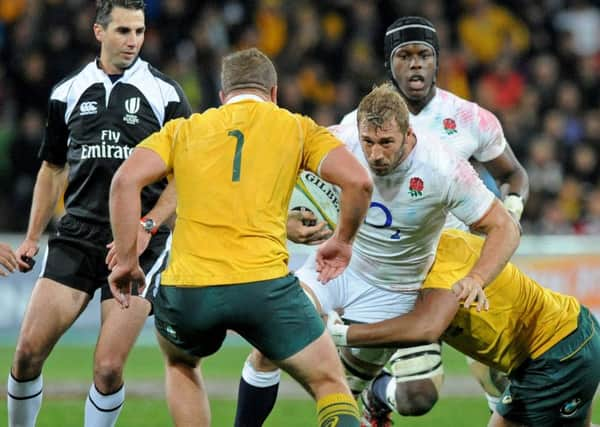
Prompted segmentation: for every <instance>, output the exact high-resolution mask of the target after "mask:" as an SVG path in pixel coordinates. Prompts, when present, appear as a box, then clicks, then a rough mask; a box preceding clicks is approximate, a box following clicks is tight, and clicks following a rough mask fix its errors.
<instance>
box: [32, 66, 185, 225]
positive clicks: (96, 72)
mask: <svg viewBox="0 0 600 427" xmlns="http://www.w3.org/2000/svg"><path fill="white" fill-rule="evenodd" d="M190 114H191V108H190V105H189V102H188V101H187V98H186V97H185V94H184V93H183V90H182V89H181V87H180V86H179V85H178V84H177V83H176V82H175V81H174V80H172V79H170V78H169V77H167V76H165V75H164V74H162V73H161V72H160V71H158V70H157V69H156V68H154V67H152V66H151V65H150V64H148V63H147V62H146V61H143V60H142V59H140V58H138V59H137V60H136V61H135V62H134V63H133V64H132V65H131V66H130V67H129V68H128V69H127V70H125V72H124V73H123V74H122V75H120V76H109V75H107V74H106V73H105V72H104V71H103V70H102V69H101V68H100V67H99V66H98V63H97V60H95V61H92V62H90V63H89V64H87V65H85V66H84V67H82V68H80V69H79V70H77V71H76V72H75V73H74V74H72V75H70V76H68V77H67V78H65V79H64V80H62V81H61V82H60V83H58V84H57V85H56V86H55V87H54V88H53V89H52V93H51V95H50V100H49V106H48V120H47V123H46V131H45V135H44V140H43V142H42V146H41V148H40V152H39V157H40V159H41V160H45V161H47V162H49V163H52V164H55V165H61V166H62V165H64V164H65V163H67V164H68V166H69V179H68V186H67V190H66V193H65V208H66V211H67V213H69V214H71V215H74V216H76V217H78V218H81V219H84V220H89V221H93V222H95V223H101V224H107V225H108V223H109V213H108V195H109V189H110V182H111V179H112V177H113V175H114V173H115V172H116V170H117V168H118V167H119V166H120V165H121V163H122V162H123V161H124V160H125V159H126V158H127V157H128V156H129V154H131V151H132V150H133V147H135V146H136V145H137V144H138V143H140V142H141V141H142V140H143V139H144V138H146V137H147V136H148V135H150V134H152V133H153V132H156V131H158V130H160V129H161V128H162V126H163V124H164V123H166V122H167V121H169V120H171V119H174V118H177V117H188V116H189V115H190ZM165 186H166V181H165V182H161V183H157V184H153V185H151V186H148V187H146V188H145V189H144V190H143V192H142V213H145V212H147V211H149V210H150V209H151V208H152V207H153V206H154V204H155V203H156V201H157V199H158V197H159V195H160V193H161V191H162V190H163V189H164V187H165Z"/></svg>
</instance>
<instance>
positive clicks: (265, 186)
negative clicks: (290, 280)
mask: <svg viewBox="0 0 600 427" xmlns="http://www.w3.org/2000/svg"><path fill="white" fill-rule="evenodd" d="M341 144H342V143H341V142H340V141H339V140H338V139H337V138H335V137H334V136H333V135H332V134H331V133H330V132H329V131H328V130H327V129H326V128H323V127H320V126H317V125H316V123H315V122H314V121H312V120H311V119H309V118H308V117H304V116H301V115H299V114H293V113H290V112H289V111H287V110H285V109H283V108H279V107H277V105H275V104H274V103H271V102H263V101H261V100H260V98H258V97H256V96H253V95H241V96H237V97H234V98H232V99H231V100H230V101H229V102H228V103H227V104H226V105H223V106H221V107H220V108H218V109H215V108H213V109H209V110H207V111H205V112H204V113H202V114H194V115H192V116H191V117H190V118H189V119H176V120H173V121H171V122H169V123H167V124H166V125H165V126H164V127H163V129H162V130H161V131H160V132H158V133H155V134H153V135H151V136H150V137H148V138H147V139H146V140H144V141H143V142H142V143H141V144H140V145H138V147H143V148H148V149H151V150H153V151H155V152H156V153H157V154H158V155H159V156H160V157H161V158H162V159H163V160H164V162H165V164H166V165H167V169H168V171H169V172H172V173H173V175H174V177H175V185H176V189H177V221H176V224H175V230H174V233H173V244H172V252H171V257H170V259H169V263H168V266H167V268H166V270H165V271H164V273H163V274H162V280H161V281H162V284H163V285H173V286H192V287H201V286H211V285H230V284H239V283H244V282H253V281H259V280H268V279H274V278H278V277H282V276H285V275H286V274H287V273H288V267H287V262H288V252H287V249H286V242H285V239H286V219H287V209H288V203H289V199H290V196H291V192H292V189H293V187H294V184H295V182H296V176H297V175H298V172H299V170H300V169H306V170H309V171H312V172H315V173H317V172H318V168H319V166H320V164H321V161H322V160H323V159H324V158H325V156H326V155H327V153H329V152H330V151H331V150H332V149H334V148H336V147H338V146H340V145H341Z"/></svg>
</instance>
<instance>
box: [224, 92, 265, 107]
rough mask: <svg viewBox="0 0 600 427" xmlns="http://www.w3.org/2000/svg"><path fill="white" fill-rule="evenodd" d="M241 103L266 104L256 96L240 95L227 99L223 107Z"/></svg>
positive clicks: (249, 94)
mask: <svg viewBox="0 0 600 427" xmlns="http://www.w3.org/2000/svg"><path fill="white" fill-rule="evenodd" d="M241 101H257V102H266V101H265V100H264V99H262V98H261V97H260V96H258V95H253V94H251V93H242V94H240V95H236V96H232V97H231V98H229V100H228V101H227V102H226V103H225V105H227V104H233V103H234V102H241Z"/></svg>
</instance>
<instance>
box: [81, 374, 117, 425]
mask: <svg viewBox="0 0 600 427" xmlns="http://www.w3.org/2000/svg"><path fill="white" fill-rule="evenodd" d="M123 403H125V384H123V385H122V386H121V388H120V389H119V390H117V391H116V392H114V393H112V394H102V393H100V392H99V391H98V389H97V388H96V385H95V384H92V386H91V387H90V393H89V394H88V397H87V399H86V400H85V422H84V424H83V425H84V426H85V427H114V425H115V424H116V423H117V418H119V414H120V413H121V409H122V408H123Z"/></svg>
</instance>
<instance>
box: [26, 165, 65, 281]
mask: <svg viewBox="0 0 600 427" xmlns="http://www.w3.org/2000/svg"><path fill="white" fill-rule="evenodd" d="M67 170H68V167H67V166H66V164H63V165H57V164H54V163H50V162H48V161H46V160H44V161H43V162H42V165H41V167H40V170H39V171H38V175H37V178H36V181H35V186H34V188H33V200H32V202H31V213H30V214H29V225H28V226H27V234H26V235H25V240H23V243H21V245H20V246H19V248H18V249H17V251H16V255H17V262H18V263H19V270H21V271H28V270H30V269H31V266H30V265H29V264H28V263H27V262H26V261H24V260H23V258H33V257H34V256H35V255H36V254H37V252H38V250H39V241H40V237H41V235H42V233H43V232H44V230H45V229H46V227H47V226H48V223H49V222H50V219H52V216H53V215H54V211H55V209H56V205H57V203H58V200H59V199H60V197H61V195H62V193H63V191H64V189H65V184H66V182H67Z"/></svg>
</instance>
